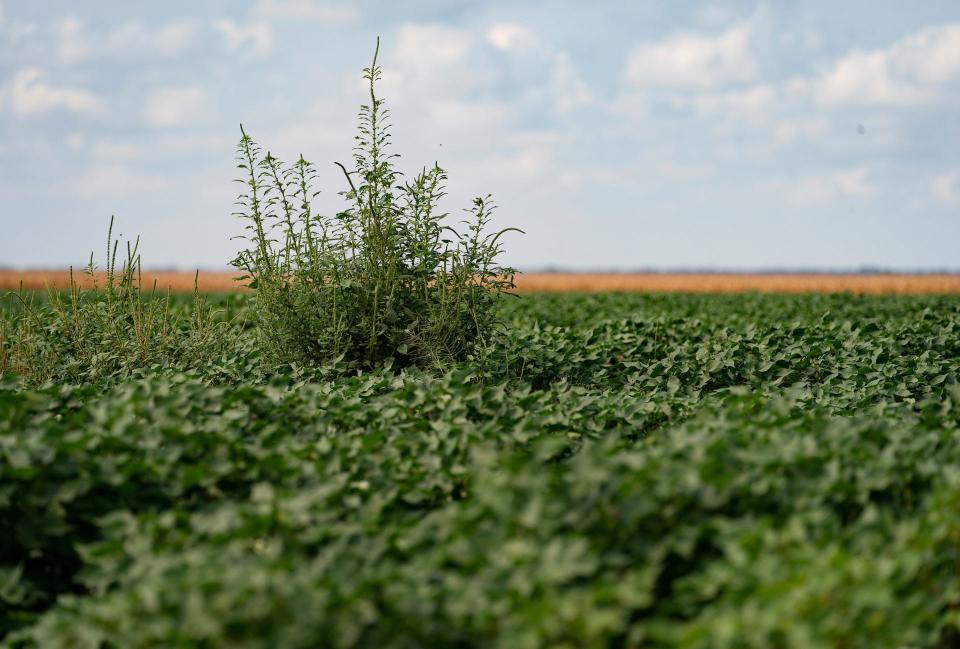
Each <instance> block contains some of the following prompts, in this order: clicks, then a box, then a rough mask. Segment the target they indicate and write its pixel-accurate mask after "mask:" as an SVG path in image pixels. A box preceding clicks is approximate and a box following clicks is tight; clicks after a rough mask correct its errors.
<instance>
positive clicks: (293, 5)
mask: <svg viewBox="0 0 960 649" xmlns="http://www.w3.org/2000/svg"><path fill="white" fill-rule="evenodd" d="M253 11H254V15H256V16H257V17H258V18H261V19H264V20H310V21H315V22H321V23H328V24H340V23H349V22H353V21H355V20H356V19H357V18H358V16H359V13H358V11H357V8H356V6H355V5H353V4H351V3H340V4H336V3H332V2H317V1H316V0H257V3H256V5H254V9H253Z"/></svg>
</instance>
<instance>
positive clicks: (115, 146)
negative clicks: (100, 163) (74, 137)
mask: <svg viewBox="0 0 960 649" xmlns="http://www.w3.org/2000/svg"><path fill="white" fill-rule="evenodd" d="M90 152H91V153H92V154H93V157H94V158H96V159H98V160H130V159H132V158H136V157H137V156H138V155H140V147H138V146H137V145H136V144H133V143H132V142H124V141H122V140H97V141H96V142H94V143H93V146H92V147H91V148H90Z"/></svg>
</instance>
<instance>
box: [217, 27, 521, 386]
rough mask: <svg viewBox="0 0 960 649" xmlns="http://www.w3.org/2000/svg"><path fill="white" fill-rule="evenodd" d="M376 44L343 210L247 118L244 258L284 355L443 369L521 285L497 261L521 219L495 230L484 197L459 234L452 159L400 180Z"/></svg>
mask: <svg viewBox="0 0 960 649" xmlns="http://www.w3.org/2000/svg"><path fill="white" fill-rule="evenodd" d="M377 52H379V41H378V42H377ZM377 52H375V53H374V57H373V63H371V65H370V67H369V68H366V69H365V70H364V71H363V78H364V79H365V80H366V81H367V82H368V85H369V92H370V101H369V103H368V104H366V105H364V106H363V107H362V108H361V110H360V125H359V134H358V135H357V136H356V138H355V139H356V147H355V154H354V170H353V171H347V169H346V167H344V166H343V165H340V167H341V169H342V170H343V173H344V175H345V176H346V180H347V183H348V184H349V190H348V191H346V192H343V193H342V195H343V196H345V198H346V199H347V200H348V202H349V203H350V205H349V207H347V209H345V210H344V211H342V212H339V213H337V214H336V215H335V216H334V217H326V216H322V215H320V214H317V213H316V211H315V209H314V207H313V205H312V200H313V199H314V197H315V196H316V193H317V192H316V190H315V189H314V188H313V181H314V178H315V170H314V166H313V165H312V164H311V163H310V162H308V161H307V160H305V159H304V158H303V156H302V155H301V156H300V158H299V159H298V160H297V161H296V162H294V163H293V164H292V165H284V164H283V163H282V162H281V161H280V160H278V159H277V158H276V157H274V156H273V155H272V154H271V153H269V152H267V153H266V155H264V154H263V153H262V151H261V149H260V148H259V147H258V146H257V144H256V143H255V142H254V141H253V139H252V138H251V137H250V136H249V135H247V133H246V132H245V131H243V128H242V127H241V132H242V134H243V137H242V138H241V140H240V144H239V147H238V166H239V168H240V169H241V170H242V171H243V173H244V174H245V177H244V178H243V179H241V180H240V182H242V183H243V184H244V192H243V193H242V194H241V195H240V197H239V200H238V204H239V205H240V211H239V212H238V215H239V216H240V217H242V218H243V219H244V220H245V221H246V223H247V226H246V227H247V230H248V233H249V234H248V237H247V241H248V244H249V245H248V248H247V249H246V250H243V251H242V252H240V254H239V255H238V256H237V258H236V259H235V260H234V262H233V264H234V266H236V267H237V268H239V269H240V270H241V271H243V272H244V273H245V274H244V276H243V277H242V279H246V280H249V286H250V287H252V288H254V289H256V297H257V304H258V312H257V313H258V318H259V325H260V332H261V340H262V343H263V345H264V347H265V348H266V349H267V350H269V351H270V352H271V353H272V355H273V356H274V357H276V358H277V359H280V360H281V361H286V362H299V363H310V364H314V365H317V364H325V363H329V362H331V361H333V360H335V359H339V358H342V359H344V360H345V361H346V362H347V363H348V364H351V365H356V366H360V367H366V368H370V367H374V366H377V365H379V364H381V363H383V362H385V361H387V360H388V359H389V360H391V361H392V362H393V363H395V364H396V365H397V366H408V365H422V366H433V367H444V366H446V365H447V364H448V363H449V362H450V361H454V360H462V359H464V358H465V357H466V356H468V355H470V354H476V353H482V352H483V351H484V350H485V349H486V346H487V345H486V343H488V341H489V338H490V336H491V334H492V330H493V328H494V326H495V325H496V321H495V318H494V314H495V309H494V308H495V306H496V303H497V301H498V300H497V298H498V297H499V296H500V294H501V293H502V292H504V291H506V290H508V289H510V288H512V287H513V275H514V272H515V271H514V270H513V269H512V268H507V267H501V266H500V265H498V263H497V257H498V256H499V254H500V252H501V246H500V243H499V240H500V237H501V236H502V235H503V234H504V233H505V232H507V231H508V230H510V229H513V228H508V229H507V230H501V231H499V232H495V233H490V234H485V230H486V229H487V226H488V225H489V223H490V219H491V213H492V211H493V209H494V206H493V204H492V203H491V201H490V197H489V196H488V197H486V198H476V199H475V200H474V203H473V207H472V209H470V210H468V212H469V213H470V219H469V221H468V222H466V223H467V228H466V230H465V231H463V232H458V231H457V230H455V229H454V228H452V227H449V226H446V225H445V224H444V221H445V217H446V216H447V214H445V213H442V212H441V211H440V208H439V201H440V199H441V198H442V197H443V196H444V194H445V190H444V183H445V181H446V179H447V176H446V173H445V172H444V171H443V169H441V168H440V167H439V166H437V165H436V164H434V166H433V167H432V168H430V169H426V168H425V169H424V170H423V171H421V172H420V173H419V174H417V175H416V176H415V177H414V178H413V180H412V181H410V182H405V183H401V176H400V173H399V172H398V171H396V170H395V169H394V166H393V161H394V159H395V158H396V157H397V156H396V155H392V154H390V153H389V144H390V134H389V124H388V123H387V119H388V111H387V109H386V108H385V107H384V104H383V100H382V99H380V98H379V97H378V96H377V94H376V90H375V85H376V82H377V81H378V80H379V78H380V68H379V67H378V66H377ZM337 164H338V165H339V163H337Z"/></svg>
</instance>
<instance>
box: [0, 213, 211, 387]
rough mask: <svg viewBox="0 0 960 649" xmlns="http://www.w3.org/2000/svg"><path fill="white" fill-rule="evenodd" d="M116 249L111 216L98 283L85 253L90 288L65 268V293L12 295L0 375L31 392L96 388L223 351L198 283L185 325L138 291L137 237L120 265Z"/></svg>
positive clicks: (167, 306) (166, 297)
mask: <svg viewBox="0 0 960 649" xmlns="http://www.w3.org/2000/svg"><path fill="white" fill-rule="evenodd" d="M119 243H120V242H119V241H117V240H114V239H113V218H112V217H111V219H110V227H109V229H108V232H107V256H106V277H105V282H103V283H102V284H101V278H100V276H99V273H98V271H97V267H96V266H95V265H94V261H93V253H91V254H90V262H89V264H88V265H87V267H86V269H85V271H84V272H85V275H86V276H87V278H88V283H89V284H90V285H91V288H86V289H85V288H83V287H81V284H80V282H79V281H78V280H77V278H76V277H74V272H73V267H71V268H70V285H69V287H68V289H67V291H66V293H64V292H63V291H60V290H58V289H56V288H53V287H50V288H48V290H47V292H46V296H45V299H37V296H36V295H34V294H28V293H25V292H24V291H23V290H22V289H21V290H20V291H19V292H18V293H14V294H13V297H14V298H15V299H16V301H17V303H18V304H19V309H20V312H19V315H18V317H16V318H15V319H14V322H13V326H12V327H11V328H10V331H9V333H8V332H6V323H4V324H3V327H0V375H2V374H4V373H7V372H11V373H13V374H16V375H19V376H20V377H21V378H22V379H23V380H25V381H26V382H27V383H28V384H34V385H36V384H40V383H44V382H48V381H53V382H58V383H70V382H88V381H89V382H96V381H100V380H104V379H108V378H111V377H117V376H124V375H129V374H131V373H133V372H136V371H138V370H142V369H144V368H147V367H150V366H152V365H158V364H171V363H173V364H176V363H179V362H181V361H183V360H186V359H190V360H194V361H196V360H197V359H198V358H204V357H208V356H210V355H211V354H212V353H213V351H214V350H215V349H216V348H217V347H218V346H219V345H221V344H222V342H223V338H222V336H221V335H219V334H222V333H223V332H222V331H221V328H222V326H221V325H220V324H218V323H216V322H215V320H214V318H213V316H212V312H211V310H210V308H208V307H207V305H206V303H205V298H204V296H203V295H202V294H201V293H200V292H199V290H197V287H196V281H195V283H194V294H193V304H192V309H191V311H190V314H189V317H188V318H183V317H182V314H181V312H180V311H177V310H175V309H173V308H172V304H171V295H170V292H169V291H167V292H159V291H158V290H157V284H156V281H154V283H153V286H152V287H151V288H150V289H148V290H144V288H143V286H142V284H143V277H142V272H141V261H140V253H139V245H140V239H139V237H138V238H137V239H136V241H135V242H133V243H132V244H131V243H130V242H129V241H128V242H127V244H126V257H125V258H123V259H122V260H121V263H120V265H119V266H118V265H117V253H118V247H119ZM7 337H9V341H6V340H5V338H7Z"/></svg>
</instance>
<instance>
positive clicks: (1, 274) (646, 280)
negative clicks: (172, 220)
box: [0, 270, 960, 294]
mask: <svg viewBox="0 0 960 649" xmlns="http://www.w3.org/2000/svg"><path fill="white" fill-rule="evenodd" d="M233 277H234V274H233V273H230V272H207V273H203V272H202V273H200V280H199V282H200V289H201V290H202V291H208V292H214V291H234V290H241V288H240V287H239V286H237V284H236V282H234V281H233ZM84 279H85V278H84ZM154 280H156V281H157V286H158V287H159V288H161V289H163V290H166V288H167V287H169V288H170V289H171V290H173V291H174V292H182V291H192V290H193V280H194V275H193V273H185V272H171V271H161V272H151V273H147V274H145V275H144V284H145V285H150V284H152V283H153V281H154ZM21 281H22V282H23V286H24V288H26V289H42V288H44V287H45V286H47V285H48V284H49V285H52V286H61V287H62V286H66V285H67V284H68V283H69V274H68V273H67V272H66V271H62V270H49V271H38V270H32V271H18V270H0V290H15V289H17V288H18V287H19V286H20V282H21ZM517 290H519V291H522V292H537V291H543V292H556V291H560V292H573V291H577V292H600V293H603V292H611V291H637V292H641V291H668V292H681V293H738V292H746V291H759V292H764V293H836V292H844V291H849V292H852V293H872V294H884V293H914V294H925V293H960V275H839V274H838V275H828V274H809V275H796V274H769V275H768V274H726V273H637V274H630V273H622V274H621V273H525V274H523V275H520V276H518V278H517Z"/></svg>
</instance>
